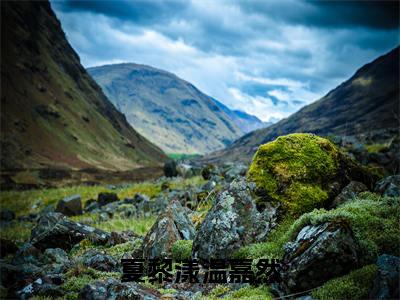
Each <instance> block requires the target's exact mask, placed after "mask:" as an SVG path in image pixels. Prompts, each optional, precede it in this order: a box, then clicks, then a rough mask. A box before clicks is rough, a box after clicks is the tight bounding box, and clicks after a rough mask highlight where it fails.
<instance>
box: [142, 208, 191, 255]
mask: <svg viewBox="0 0 400 300" xmlns="http://www.w3.org/2000/svg"><path fill="white" fill-rule="evenodd" d="M194 236H195V229H194V225H193V223H192V220H191V219H190V218H189V217H188V215H187V213H186V211H185V209H184V208H183V207H182V205H181V204H180V203H179V202H178V201H173V202H171V203H170V205H169V206H168V208H167V210H166V211H165V212H164V213H163V214H162V215H160V216H159V217H158V218H157V220H156V222H155V224H154V225H153V226H152V228H151V229H150V230H149V232H148V233H147V235H146V236H145V238H144V241H143V247H142V249H143V254H144V257H145V258H158V257H159V258H161V257H168V256H169V255H170V254H171V248H172V245H173V244H174V243H175V242H176V241H178V240H182V239H185V240H192V239H193V238H194Z"/></svg>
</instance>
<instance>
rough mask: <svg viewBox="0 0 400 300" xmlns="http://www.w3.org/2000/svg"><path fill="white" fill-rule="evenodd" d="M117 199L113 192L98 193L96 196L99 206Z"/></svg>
mask: <svg viewBox="0 0 400 300" xmlns="http://www.w3.org/2000/svg"><path fill="white" fill-rule="evenodd" d="M118 200H119V198H118V196H117V194H115V193H99V195H98V196H97V203H98V204H99V206H100V207H101V206H104V205H107V204H109V203H112V202H116V201H118Z"/></svg>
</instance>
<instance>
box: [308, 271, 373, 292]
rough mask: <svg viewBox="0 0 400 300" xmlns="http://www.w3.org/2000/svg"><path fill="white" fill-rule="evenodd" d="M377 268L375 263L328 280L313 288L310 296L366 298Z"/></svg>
mask: <svg viewBox="0 0 400 300" xmlns="http://www.w3.org/2000/svg"><path fill="white" fill-rule="evenodd" d="M377 269H378V268H377V266H376V265H368V266H365V267H363V268H361V269H358V270H356V271H353V272H351V273H350V274H347V275H345V276H343V277H339V278H335V279H332V280H329V281H328V282H326V283H325V284H324V285H323V286H321V287H320V288H318V289H316V290H314V291H313V292H312V293H311V294H312V297H313V299H318V300H332V299H354V300H358V299H360V300H361V299H368V292H369V289H370V288H371V286H372V283H373V280H374V278H375V274H376V272H377Z"/></svg>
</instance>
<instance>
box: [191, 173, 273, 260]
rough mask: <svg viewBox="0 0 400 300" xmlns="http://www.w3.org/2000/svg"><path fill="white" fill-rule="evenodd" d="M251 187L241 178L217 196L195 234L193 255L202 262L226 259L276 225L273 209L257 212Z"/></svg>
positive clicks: (260, 239) (257, 239)
mask: <svg viewBox="0 0 400 300" xmlns="http://www.w3.org/2000/svg"><path fill="white" fill-rule="evenodd" d="M254 188H255V186H254V184H251V183H247V182H246V181H245V179H244V178H241V179H239V180H237V181H234V182H232V183H231V184H230V186H229V188H228V189H227V190H225V191H223V192H222V193H220V194H218V195H217V197H216V199H215V201H214V202H215V203H214V205H213V207H212V208H211V209H210V211H209V212H208V213H207V215H206V217H205V219H204V221H203V223H202V224H201V226H200V228H199V230H198V232H197V234H196V238H195V240H194V242H193V253H192V256H194V257H196V258H199V259H202V260H209V259H212V258H227V257H229V255H230V254H232V252H233V251H234V250H236V249H238V248H240V247H241V246H243V245H246V244H249V243H254V242H260V241H263V240H264V239H265V238H266V237H267V236H268V233H269V232H270V231H271V229H272V228H274V226H275V225H276V224H275V221H276V209H274V208H272V207H270V208H267V209H265V210H264V212H263V213H259V212H258V211H257V209H256V205H255V203H254V201H253V197H252V192H253V191H254Z"/></svg>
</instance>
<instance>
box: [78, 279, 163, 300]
mask: <svg viewBox="0 0 400 300" xmlns="http://www.w3.org/2000/svg"><path fill="white" fill-rule="evenodd" d="M160 297H161V294H160V292H158V291H157V290H155V289H150V288H146V287H143V286H140V285H138V284H136V283H134V282H124V283H121V282H119V281H117V280H115V279H112V278H110V279H107V280H98V281H95V282H92V283H90V284H88V285H86V286H84V287H83V289H82V290H81V291H80V293H79V297H78V299H82V300H106V299H121V300H128V299H146V300H156V299H160Z"/></svg>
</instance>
